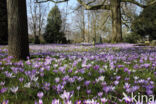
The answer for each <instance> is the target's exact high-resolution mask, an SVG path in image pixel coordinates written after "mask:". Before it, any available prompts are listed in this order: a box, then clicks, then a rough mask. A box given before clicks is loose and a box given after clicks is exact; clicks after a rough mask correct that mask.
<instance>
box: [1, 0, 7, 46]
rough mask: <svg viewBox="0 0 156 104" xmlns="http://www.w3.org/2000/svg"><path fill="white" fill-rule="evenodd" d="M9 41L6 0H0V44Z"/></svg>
mask: <svg viewBox="0 0 156 104" xmlns="http://www.w3.org/2000/svg"><path fill="white" fill-rule="evenodd" d="M7 41H8V19H7V5H6V0H0V44H7Z"/></svg>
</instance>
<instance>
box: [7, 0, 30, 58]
mask: <svg viewBox="0 0 156 104" xmlns="http://www.w3.org/2000/svg"><path fill="white" fill-rule="evenodd" d="M7 8H8V34H9V37H8V52H9V53H8V55H9V56H13V57H14V58H16V59H26V58H27V56H29V44H28V27H27V12H26V0H7Z"/></svg>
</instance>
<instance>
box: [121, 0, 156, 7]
mask: <svg viewBox="0 0 156 104" xmlns="http://www.w3.org/2000/svg"><path fill="white" fill-rule="evenodd" d="M121 2H129V3H132V4H135V5H137V6H139V7H142V8H146V7H148V6H151V5H154V4H156V0H154V1H153V2H151V3H149V4H147V5H144V4H141V3H139V2H137V1H136V0H121Z"/></svg>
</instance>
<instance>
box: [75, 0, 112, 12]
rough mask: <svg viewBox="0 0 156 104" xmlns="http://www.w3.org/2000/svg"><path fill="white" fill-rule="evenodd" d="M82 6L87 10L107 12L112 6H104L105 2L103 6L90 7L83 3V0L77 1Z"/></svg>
mask: <svg viewBox="0 0 156 104" xmlns="http://www.w3.org/2000/svg"><path fill="white" fill-rule="evenodd" d="M77 1H78V2H79V3H80V4H81V5H82V6H84V7H85V9H86V10H97V9H105V10H110V5H104V2H105V1H106V0H104V2H102V4H99V5H92V6H91V5H89V4H90V3H89V4H88V3H85V2H83V1H82V0H77Z"/></svg>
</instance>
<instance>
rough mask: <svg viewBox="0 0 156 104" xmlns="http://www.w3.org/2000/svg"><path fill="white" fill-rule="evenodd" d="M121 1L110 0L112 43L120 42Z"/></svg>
mask: <svg viewBox="0 0 156 104" xmlns="http://www.w3.org/2000/svg"><path fill="white" fill-rule="evenodd" d="M120 3H121V0H111V13H112V42H113V43H118V42H122V25H121V8H120Z"/></svg>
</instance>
